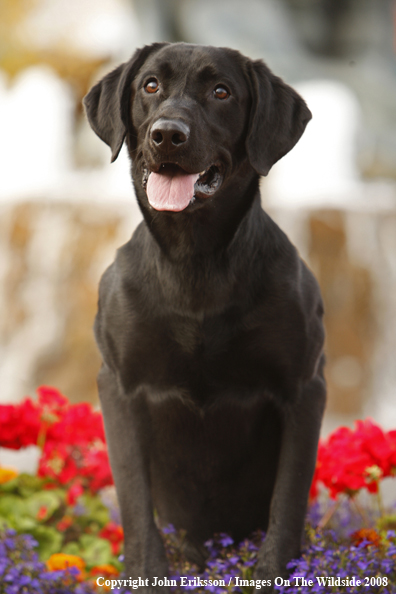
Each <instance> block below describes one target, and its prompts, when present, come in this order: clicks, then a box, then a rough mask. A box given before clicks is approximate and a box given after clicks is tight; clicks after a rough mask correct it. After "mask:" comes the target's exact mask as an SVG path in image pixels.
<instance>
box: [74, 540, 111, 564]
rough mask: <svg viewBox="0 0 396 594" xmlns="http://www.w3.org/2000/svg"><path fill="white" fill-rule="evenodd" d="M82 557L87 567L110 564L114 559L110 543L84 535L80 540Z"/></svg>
mask: <svg viewBox="0 0 396 594" xmlns="http://www.w3.org/2000/svg"><path fill="white" fill-rule="evenodd" d="M79 543H80V544H81V549H80V555H81V557H82V558H83V559H84V561H85V563H86V564H87V567H88V568H89V567H94V566H95V565H102V564H103V563H110V560H111V558H112V552H111V546H110V543H109V542H108V541H107V540H105V539H104V538H99V537H98V536H93V535H91V534H83V535H82V536H81V538H80V541H79Z"/></svg>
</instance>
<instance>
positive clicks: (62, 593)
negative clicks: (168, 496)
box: [0, 386, 396, 594]
mask: <svg viewBox="0 0 396 594" xmlns="http://www.w3.org/2000/svg"><path fill="white" fill-rule="evenodd" d="M30 445H38V446H39V448H40V452H41V456H40V461H39V467H38V472H37V475H35V476H33V475H29V474H17V473H16V472H15V471H13V470H12V469H6V468H1V467H0V594H24V593H29V594H39V593H42V594H66V592H67V593H69V592H70V593H73V592H75V593H76V594H88V593H89V592H98V591H105V590H106V584H108V587H107V589H108V588H109V587H111V585H113V586H114V583H113V584H112V580H119V579H121V578H122V568H123V566H122V544H123V533H122V528H121V526H120V521H119V514H118V509H117V505H116V500H115V496H114V491H113V489H112V487H111V485H112V482H113V481H112V476H111V470H110V466H109V461H108V457H107V449H106V442H105V436H104V430H103V422H102V417H101V414H100V413H99V412H97V411H95V410H94V409H93V408H92V407H91V406H90V405H89V404H86V403H82V404H74V405H72V404H70V403H69V402H68V400H67V399H66V398H65V397H64V396H63V395H62V394H60V393H59V392H58V391H57V390H56V389H54V388H50V387H47V386H42V387H41V388H39V389H38V398H37V400H35V401H33V400H31V399H25V400H24V401H23V402H22V403H21V404H19V405H15V406H13V405H7V406H0V446H1V447H6V448H11V449H21V448H24V447H27V446H30ZM395 475H396V431H388V432H385V431H383V430H382V429H381V428H380V427H379V426H378V425H376V424H375V423H374V422H372V421H371V420H366V421H357V422H356V426H355V428H354V429H348V428H345V427H341V428H340V429H338V430H337V431H335V432H334V433H333V434H332V435H330V437H329V438H328V439H327V440H325V441H322V442H321V443H320V446H319V451H318V461H317V466H316V471H315V476H314V480H313V483H312V488H311V502H310V506H309V512H308V517H307V524H306V534H305V542H304V547H303V555H302V557H301V558H300V559H298V560H295V561H293V562H292V563H291V564H290V571H291V578H290V585H287V583H285V582H284V583H283V584H282V583H281V580H279V584H278V590H279V591H280V592H284V593H290V594H291V593H295V592H302V593H308V592H319V593H321V592H323V593H325V592H326V593H327V592H351V593H352V592H369V593H373V594H374V593H376V592H381V593H384V594H385V593H391V592H392V593H396V569H395V568H396V510H394V511H393V514H392V510H386V509H384V506H383V504H382V500H381V491H380V485H381V481H382V480H383V479H384V478H386V477H391V476H395ZM363 492H366V493H367V494H368V496H367V497H366V499H365V501H364V502H363V503H362V501H361V495H362V493H363ZM163 537H164V542H165V546H166V549H167V554H168V557H169V561H170V567H171V576H170V577H169V579H170V580H174V582H171V583H175V584H176V586H171V588H170V589H171V590H177V591H180V592H181V591H184V590H191V589H193V590H194V591H197V592H207V591H211V592H216V593H218V594H220V593H222V592H227V591H236V592H242V593H243V594H245V593H246V594H248V593H249V592H252V591H253V588H254V586H260V584H257V583H256V582H255V581H254V578H253V571H254V566H255V562H256V555H257V550H258V547H259V545H260V543H261V541H262V539H263V538H264V535H263V534H260V533H257V534H255V535H253V536H252V537H251V538H250V539H249V540H245V541H243V542H242V543H239V544H234V543H233V541H232V539H231V538H230V537H229V536H227V535H217V536H215V537H214V539H213V540H211V541H209V542H208V543H207V545H206V546H207V548H208V561H207V565H206V568H205V571H204V572H203V573H198V571H197V569H196V568H194V567H193V566H191V565H189V564H188V563H187V562H186V561H185V560H184V559H183V557H182V555H181V553H180V550H181V548H182V547H181V541H182V540H183V534H177V533H176V532H175V531H174V529H173V528H172V527H168V529H165V530H164V531H163ZM98 577H100V578H101V579H100V580H98ZM297 577H298V579H296V578H297ZM181 578H183V579H181ZM302 578H304V580H305V581H303V579H302ZM318 578H320V579H318ZM332 578H334V579H333V581H332ZM352 578H354V580H352ZM122 579H123V578H122ZM337 579H338V581H337ZM310 580H311V582H310ZM329 580H330V581H329ZM357 580H361V583H360V584H357ZM189 581H190V583H189ZM98 584H100V585H98ZM128 585H130V584H128ZM127 590H128V588H127ZM113 591H114V592H118V591H119V590H118V589H117V588H113ZM129 591H131V592H133V588H132V587H131V588H130V590H129Z"/></svg>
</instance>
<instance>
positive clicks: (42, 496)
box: [26, 491, 62, 520]
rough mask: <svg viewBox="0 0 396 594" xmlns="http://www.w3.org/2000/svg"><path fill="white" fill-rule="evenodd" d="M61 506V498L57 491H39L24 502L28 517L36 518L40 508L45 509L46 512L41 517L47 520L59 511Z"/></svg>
mask: <svg viewBox="0 0 396 594" xmlns="http://www.w3.org/2000/svg"><path fill="white" fill-rule="evenodd" d="M61 504H62V498H61V496H60V494H59V492H58V491H39V492H37V493H34V494H33V495H31V496H30V497H29V498H28V499H27V500H26V508H27V512H28V513H29V515H31V516H33V518H36V517H37V514H38V512H39V511H40V509H42V508H46V510H47V512H46V514H45V516H44V517H43V519H44V520H47V519H48V518H50V517H51V516H52V514H53V513H54V512H55V511H56V510H57V509H59V507H60V506H61Z"/></svg>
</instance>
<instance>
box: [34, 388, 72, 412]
mask: <svg viewBox="0 0 396 594" xmlns="http://www.w3.org/2000/svg"><path fill="white" fill-rule="evenodd" d="M37 394H38V401H39V406H40V408H41V409H42V410H43V411H44V412H45V411H51V412H52V413H54V414H58V415H61V414H62V413H63V412H64V411H65V410H66V409H67V408H68V407H69V401H68V399H67V398H66V396H63V394H61V393H60V392H59V390H57V389H56V388H53V387H51V386H40V387H39V388H37Z"/></svg>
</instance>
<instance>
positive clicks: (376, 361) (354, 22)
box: [0, 0, 396, 432]
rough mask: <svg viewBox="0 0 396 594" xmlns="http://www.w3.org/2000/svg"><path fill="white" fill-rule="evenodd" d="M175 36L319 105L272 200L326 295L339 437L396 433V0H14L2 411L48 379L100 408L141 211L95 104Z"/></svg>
mask: <svg viewBox="0 0 396 594" xmlns="http://www.w3.org/2000/svg"><path fill="white" fill-rule="evenodd" d="M161 40H167V41H186V42H192V43H203V44H211V45H225V46H231V47H234V48H237V49H239V50H240V51H242V52H243V53H245V54H247V55H248V56H250V57H252V58H263V59H264V60H265V62H266V63H267V64H268V66H269V67H270V68H271V69H272V70H273V71H274V72H275V73H276V74H278V75H280V76H282V77H283V78H284V79H285V80H286V81H287V82H288V83H290V84H291V85H293V86H295V87H296V88H297V89H298V91H299V92H300V93H301V94H302V95H303V96H304V98H305V99H306V101H307V103H308V105H309V107H310V108H311V111H312V112H313V120H312V122H311V123H310V124H309V126H308V128H307V131H306V133H305V135H304V136H303V138H302V140H301V141H300V143H299V144H298V145H297V146H296V148H295V149H294V150H293V151H292V152H291V153H290V154H289V155H287V156H286V157H285V158H284V159H282V160H281V161H280V162H279V163H278V164H276V165H275V166H274V168H273V170H272V171H271V173H270V175H269V177H268V178H266V179H263V182H262V194H263V205H264V207H265V208H266V209H267V210H268V212H269V213H270V214H271V216H273V218H274V219H275V220H276V221H277V222H278V223H279V224H280V225H281V226H282V227H283V229H284V230H285V231H286V232H287V233H288V235H289V236H290V238H291V240H292V241H293V242H294V243H295V244H296V245H297V247H298V249H299V251H300V253H301V255H302V257H303V258H304V259H305V260H306V261H307V262H308V264H309V266H310V267H311V268H312V269H313V270H314V272H315V274H316V275H317V277H318V279H319V282H320V284H321V287H322V291H323V295H324V300H325V308H326V328H327V343H326V352H327V357H328V365H327V380H328V384H329V401H328V407H327V413H326V420H325V425H324V431H325V432H328V431H329V430H330V429H333V428H334V427H335V426H337V425H339V424H340V423H347V424H350V423H351V422H352V420H353V419H355V418H361V417H364V416H367V415H370V416H372V417H373V418H374V419H375V420H376V421H378V422H380V423H381V424H382V425H383V426H384V427H385V428H395V427H396V361H395V352H396V2H395V1H394V0H216V1H215V2H214V1H213V0H0V287H1V290H0V386H1V389H0V402H2V403H6V402H17V401H18V400H20V399H22V398H23V397H24V396H26V395H33V394H34V392H35V389H36V387H37V386H38V385H40V384H49V385H54V386H56V387H57V388H59V389H60V390H61V391H62V392H63V393H64V394H65V395H66V396H67V397H68V398H69V399H70V400H71V401H72V402H76V401H80V400H88V401H91V402H97V390H96V374H97V371H98V369H99V365H100V360H99V355H98V353H97V350H96V346H95V344H94V340H93V334H92V324H93V319H94V316H95V312H96V300H97V284H98V281H99V278H100V275H101V274H102V272H103V271H104V269H105V268H106V266H107V265H108V264H109V263H110V262H111V261H112V260H113V258H114V254H115V250H116V248H117V247H118V246H120V245H121V244H122V243H124V242H125V241H127V240H128V239H129V237H130V235H131V233H132V231H133V229H134V227H135V226H136V224H137V223H138V222H139V221H140V220H141V215H140V212H139V209H138V207H137V205H136V201H135V199H134V195H133V189H132V186H131V182H130V177H129V164H128V158H127V155H126V154H125V152H124V149H123V151H122V153H121V155H120V157H119V158H118V160H117V161H116V162H115V163H114V164H112V165H110V150H109V148H108V147H107V146H106V145H104V144H103V143H102V142H101V141H100V140H99V139H98V138H97V137H96V136H95V135H94V133H93V132H92V131H91V129H90V128H89V126H88V124H87V122H86V120H85V117H84V114H83V110H82V106H81V100H82V98H83V96H84V95H85V93H86V92H87V91H88V89H89V88H90V86H91V85H92V84H93V83H94V82H96V81H97V80H98V79H99V78H100V77H101V76H102V75H103V74H105V73H106V72H108V71H109V70H110V69H112V68H113V67H114V66H116V65H117V64H119V63H120V62H122V61H124V60H127V59H129V57H130V55H131V54H132V53H133V51H134V49H135V48H136V47H139V46H141V45H144V44H147V43H151V42H153V41H161Z"/></svg>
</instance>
